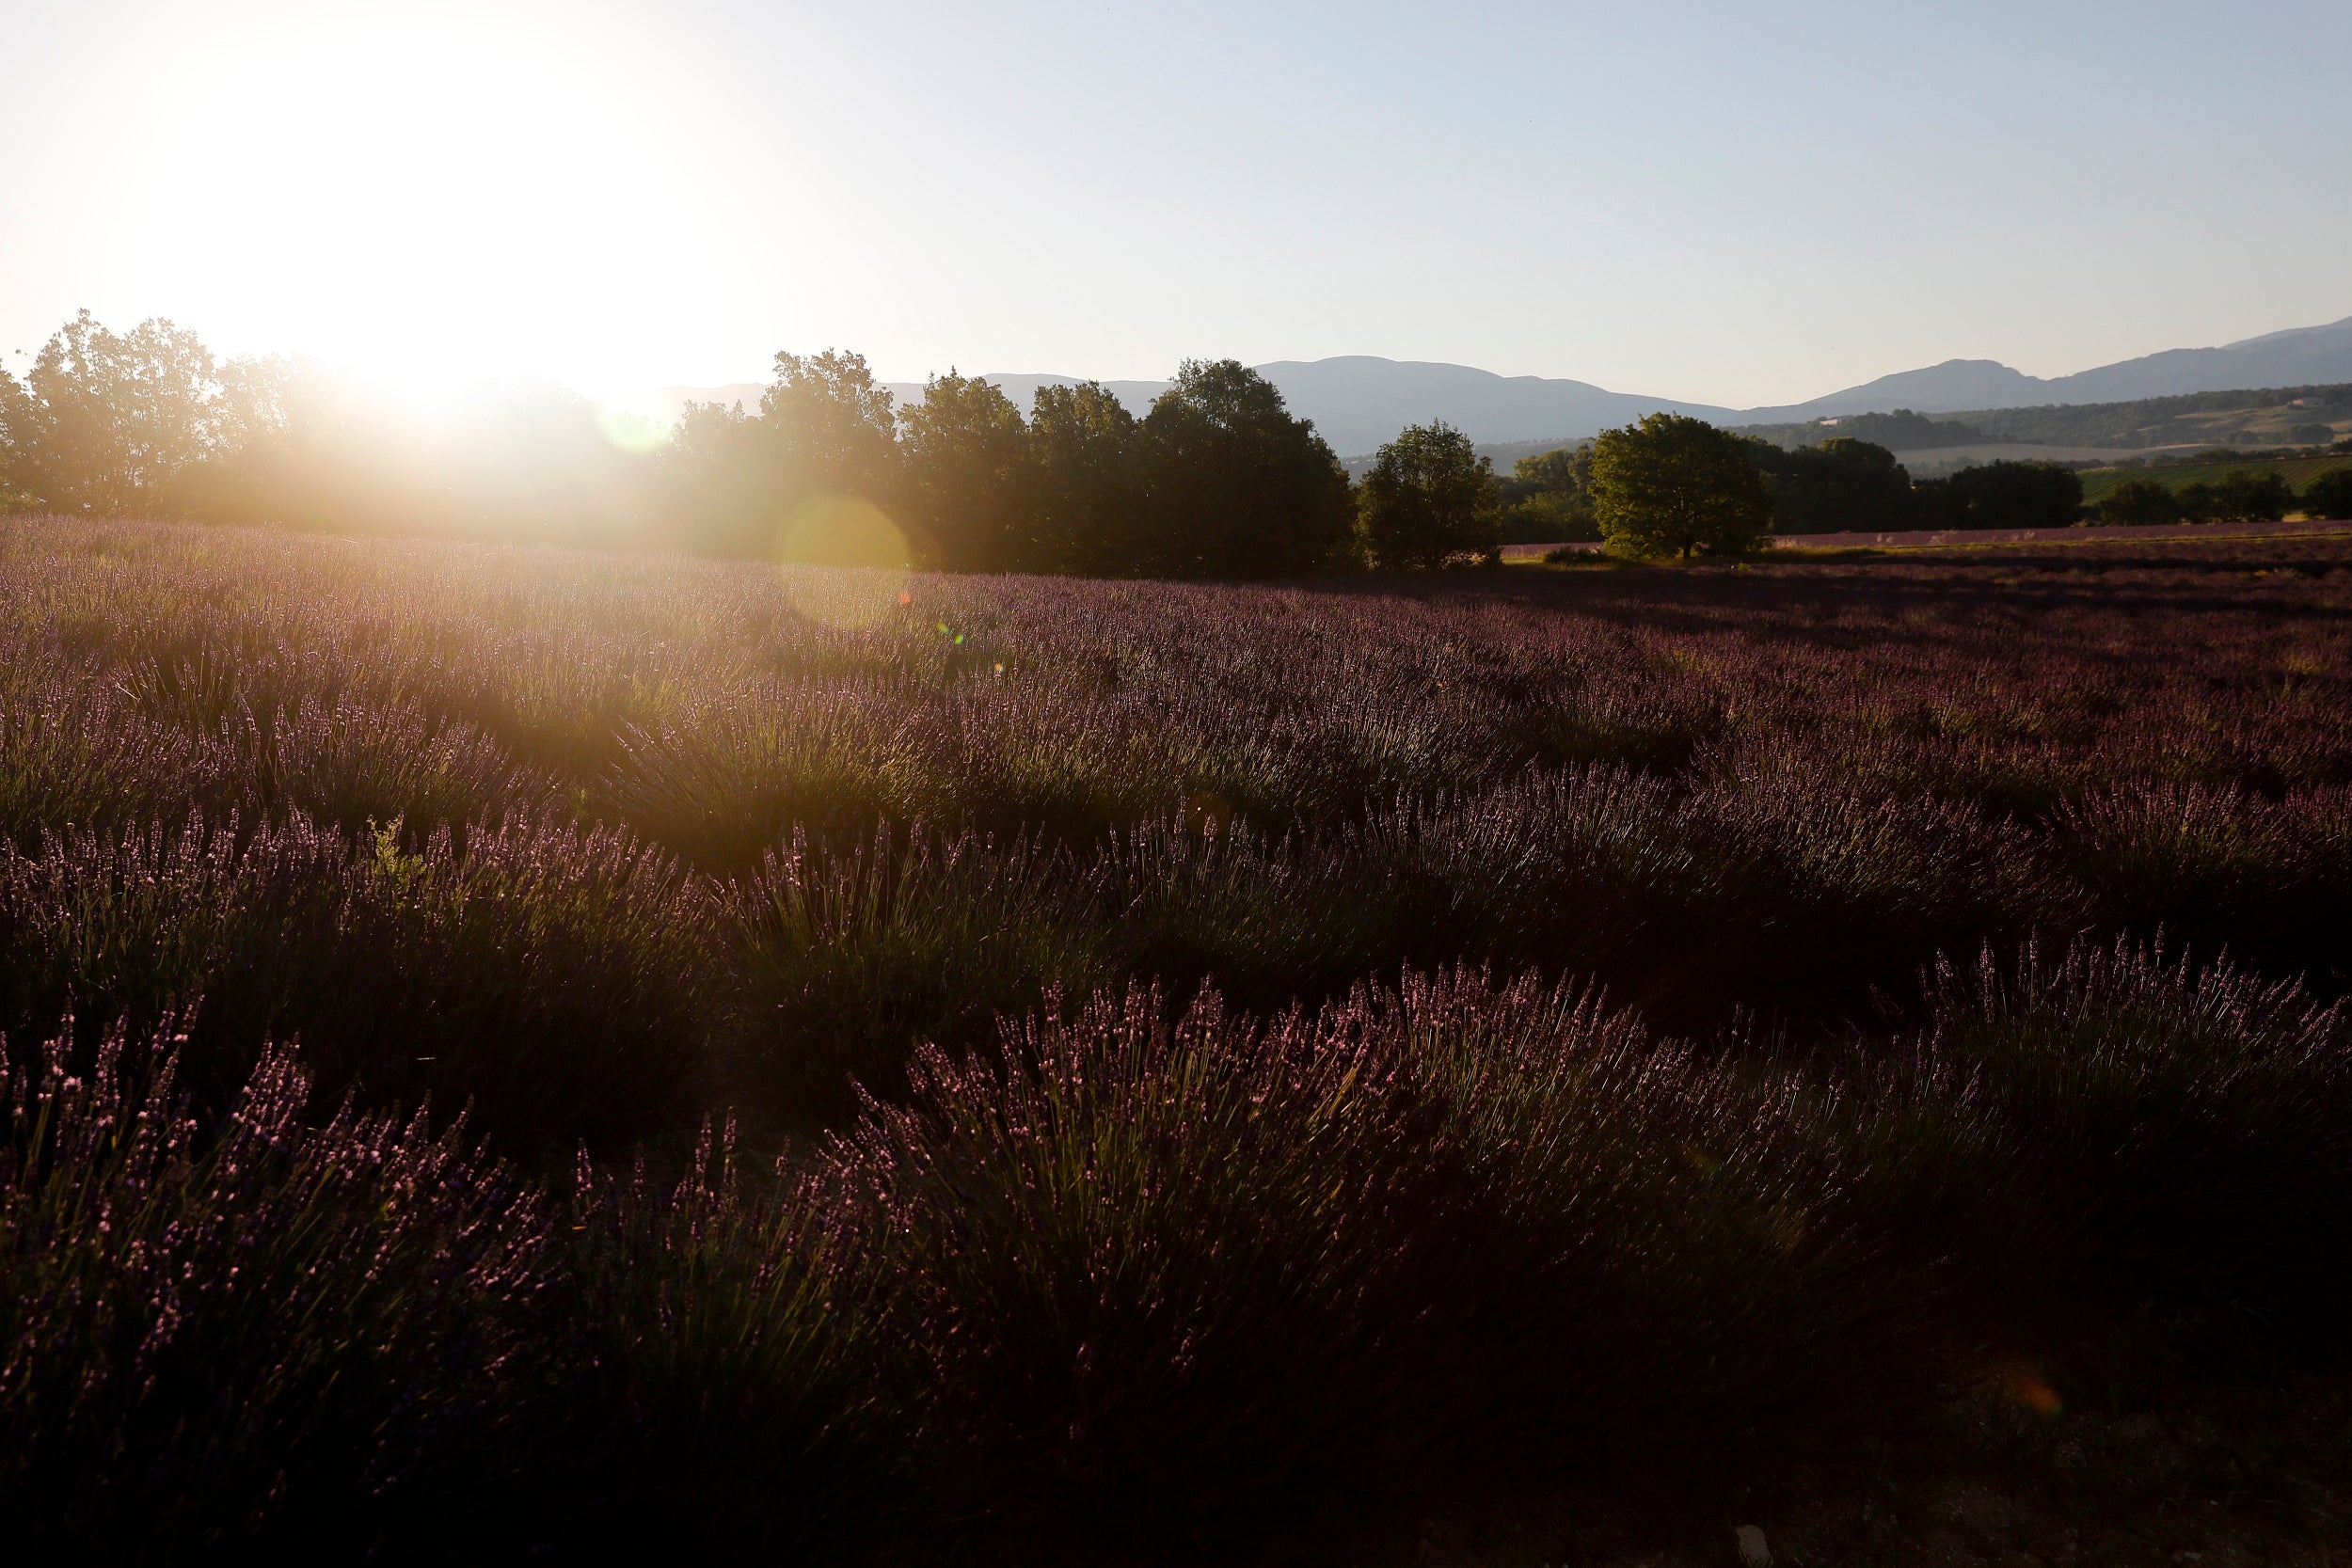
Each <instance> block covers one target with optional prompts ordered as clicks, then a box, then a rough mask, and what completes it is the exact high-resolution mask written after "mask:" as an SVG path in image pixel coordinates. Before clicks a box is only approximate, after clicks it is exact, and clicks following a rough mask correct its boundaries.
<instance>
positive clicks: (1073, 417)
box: [1029, 381, 1143, 577]
mask: <svg viewBox="0 0 2352 1568" xmlns="http://www.w3.org/2000/svg"><path fill="white" fill-rule="evenodd" d="M1029 451H1030V452H1031V454H1032V456H1033V457H1034V458H1035V460H1036V469H1035V473H1036V479H1037V487H1038V495H1037V548H1038V569H1039V570H1041V571H1053V572H1081V573H1086V574H1089V575H1090V576H1096V577H1114V576H1118V575H1120V574H1122V573H1126V572H1132V571H1135V570H1136V569H1137V566H1136V563H1137V562H1139V561H1140V560H1141V558H1142V553H1143V537H1142V527H1141V516H1140V511H1141V508H1140V505H1139V501H1140V496H1141V491H1140V489H1139V487H1138V484H1137V479H1136V417H1135V416H1134V415H1133V414H1131V413H1129V412H1128V411H1127V405H1126V404H1122V403H1120V401H1119V399H1118V398H1117V397H1116V396H1114V395H1113V394H1112V392H1111V390H1110V388H1107V387H1104V385H1103V384H1102V383H1101V382H1099V381H1082V382H1079V383H1078V384H1077V385H1075V386H1070V387H1041V388H1038V389H1037V396H1036V398H1035V400H1034V401H1032V402H1031V404H1030V405H1029Z"/></svg>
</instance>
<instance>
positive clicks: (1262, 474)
mask: <svg viewBox="0 0 2352 1568" xmlns="http://www.w3.org/2000/svg"><path fill="white" fill-rule="evenodd" d="M1137 435H1138V440H1137V447H1138V449H1139V450H1138V458H1139V461H1138V464H1137V468H1138V472H1139V475H1140V478H1141V488H1142V492H1143V495H1142V501H1143V509H1144V513H1145V517H1146V525H1147V527H1148V529H1149V533H1148V536H1147V537H1146V538H1145V539H1144V541H1143V546H1142V549H1141V551H1140V552H1139V555H1140V560H1141V562H1142V563H1143V564H1144V569H1145V570H1147V571H1151V572H1154V573H1159V574H1165V575H1167V576H1169V577H1212V578H1246V577H1284V576H1292V575H1295V574H1297V573H1301V572H1311V571H1316V570H1319V569H1327V568H1329V567H1333V566H1337V565H1341V564H1343V563H1345V562H1346V560H1347V557H1348V554H1349V551H1350V549H1351V546H1352V544H1353V538H1354V523H1355V518H1354V511H1355V508H1354V506H1353V504H1352V498H1351V496H1350V493H1349V487H1348V482H1347V470H1346V469H1344V468H1343V467H1341V466H1340V460H1339V459H1338V458H1337V457H1335V456H1334V455H1332V452H1331V448H1330V446H1329V445H1328V444H1327V443H1326V442H1325V440H1324V439H1323V437H1322V436H1318V435H1316V434H1315V427H1314V426H1313V424H1312V423H1311V422H1310V421H1308V420H1301V419H1297V418H1295V417H1294V416H1293V415H1292V414H1291V412H1290V410H1289V408H1288V407H1286V406H1285V405H1284V404H1283V402H1282V394H1281V393H1280V392H1279V391H1278V390H1277V389H1276V388H1275V386H1274V384H1273V383H1272V382H1270V381H1268V380H1266V379H1265V377H1263V376H1262V375H1260V374H1259V373H1258V372H1255V371H1253V370H1251V369H1250V368H1249V367H1248V366H1247V365H1244V364H1243V363H1242V362H1241V361H1240V360H1238V359H1216V360H1207V359H1187V360H1185V361H1184V364H1183V365H1181V366H1180V367H1178V369H1177V372H1176V378H1175V383H1174V385H1172V386H1170V387H1169V388H1168V390H1167V391H1165V392H1163V393H1161V394H1160V395H1159V397H1158V398H1157V399H1156V400H1155V401H1154V402H1153V403H1152V412H1151V413H1150V414H1149V415H1147V416H1145V418H1144V420H1143V423H1142V428H1141V429H1140V431H1139V432H1138V433H1137Z"/></svg>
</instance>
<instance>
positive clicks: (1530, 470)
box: [1496, 441, 1600, 545]
mask: <svg viewBox="0 0 2352 1568" xmlns="http://www.w3.org/2000/svg"><path fill="white" fill-rule="evenodd" d="M1592 475H1593V443H1592V442H1590V441H1586V442H1584V443H1583V444H1581V445H1580V446H1576V447H1554V448H1553V449H1552V450H1551V451H1541V452H1536V453H1534V455H1533V456H1529V457H1522V458H1520V459H1519V460H1518V462H1517V463H1515V464H1513V465H1512V466H1511V476H1510V477H1509V478H1508V479H1502V480H1498V481H1497V482H1496V487H1497V488H1498V489H1499V490H1500V491H1501V492H1502V524H1501V527H1500V530H1499V532H1500V536H1501V539H1502V543H1503V544H1506V545H1549V544H1564V543H1566V542H1567V541H1570V540H1580V539H1597V538H1599V537H1600V525H1599V524H1598V523H1597V522H1595V521H1594V520H1593V497H1592Z"/></svg>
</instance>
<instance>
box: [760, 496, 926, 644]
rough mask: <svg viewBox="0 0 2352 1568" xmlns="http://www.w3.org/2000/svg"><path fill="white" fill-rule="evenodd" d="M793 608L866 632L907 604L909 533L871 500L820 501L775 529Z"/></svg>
mask: <svg viewBox="0 0 2352 1568" xmlns="http://www.w3.org/2000/svg"><path fill="white" fill-rule="evenodd" d="M775 560H776V564H777V566H778V567H779V568H780V569H781V570H782V572H783V576H784V591H785V594H786V596H787V597H788V598H789V599H790V600H791V601H792V608H793V609H794V610H798V611H799V612H800V613H801V614H802V615H803V616H805V617H806V618H808V619H809V620H811V621H815V622H818V623H819V624H821V625H823V626H840V627H845V628H846V627H851V626H872V625H873V624H874V623H876V622H877V621H880V620H882V619H883V618H884V617H886V616H888V615H889V614H890V613H891V612H892V611H893V610H897V609H898V607H900V606H903V605H905V604H906V603H907V602H908V594H907V592H906V577H907V569H908V558H907V540H906V535H905V534H904V533H902V532H900V531H899V529H898V524H896V523H894V522H892V521H891V520H890V518H889V517H888V516H887V515H884V514H883V512H882V508H880V507H878V506H876V505H875V504H874V503H873V502H871V501H868V500H863V499H859V498H858V497H855V496H820V497H818V498H817V499H815V500H812V501H809V502H807V503H806V504H805V505H803V507H802V508H801V509H800V510H799V511H798V512H796V513H794V514H793V515H792V517H791V519H790V520H789V521H787V523H786V524H785V525H784V527H783V528H782V529H780V530H778V531H777V534H776V552H775Z"/></svg>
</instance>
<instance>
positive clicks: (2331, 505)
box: [2303, 468, 2352, 517]
mask: <svg viewBox="0 0 2352 1568" xmlns="http://www.w3.org/2000/svg"><path fill="white" fill-rule="evenodd" d="M2303 515H2304V516H2306V517H2352V468H2330V469H2328V471H2327V472H2326V473H2324V474H2321V475H2320V476H2319V477H2318V478H2317V479H2314V480H2312V482H2311V483H2309V484H2306V485H2305V486H2303Z"/></svg>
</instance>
